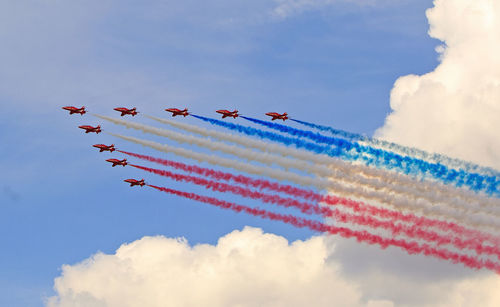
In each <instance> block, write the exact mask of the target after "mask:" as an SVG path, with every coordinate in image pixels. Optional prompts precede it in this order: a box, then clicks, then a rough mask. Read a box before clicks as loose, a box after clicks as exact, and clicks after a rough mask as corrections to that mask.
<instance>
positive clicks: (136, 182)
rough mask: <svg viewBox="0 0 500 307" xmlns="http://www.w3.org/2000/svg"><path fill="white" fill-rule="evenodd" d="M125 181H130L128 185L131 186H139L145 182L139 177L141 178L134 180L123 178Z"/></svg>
mask: <svg viewBox="0 0 500 307" xmlns="http://www.w3.org/2000/svg"><path fill="white" fill-rule="evenodd" d="M123 181H125V182H128V183H130V186H131V187H133V186H134V185H139V186H141V187H142V186H144V185H145V183H144V179H141V180H135V179H125V180H123Z"/></svg>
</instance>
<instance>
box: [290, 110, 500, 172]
mask: <svg viewBox="0 0 500 307" xmlns="http://www.w3.org/2000/svg"><path fill="white" fill-rule="evenodd" d="M290 120H291V121H294V122H296V123H299V124H302V125H305V126H307V127H311V128H314V129H317V130H320V131H326V132H329V133H331V134H332V135H335V136H340V137H343V138H347V139H348V140H351V141H358V142H359V141H360V142H366V143H367V144H368V145H370V146H372V147H380V148H381V149H386V150H390V151H393V152H395V153H399V154H403V155H407V156H412V157H415V158H419V159H422V160H427V161H430V162H433V163H441V164H444V165H446V166H448V167H452V168H462V169H464V170H465V171H467V172H477V173H481V174H483V175H487V176H495V177H500V172H498V171H497V170H495V169H493V168H491V167H484V166H481V165H477V164H474V163H471V162H468V161H465V160H461V159H456V158H452V157H448V156H446V155H442V154H438V153H430V152H427V151H424V150H421V149H418V148H415V147H409V146H403V145H399V144H397V143H393V142H389V141H385V140H381V139H376V138H371V137H367V136H364V135H361V134H357V133H352V132H348V131H344V130H341V129H335V128H332V127H328V126H323V125H317V124H314V123H309V122H306V121H301V120H297V119H290Z"/></svg>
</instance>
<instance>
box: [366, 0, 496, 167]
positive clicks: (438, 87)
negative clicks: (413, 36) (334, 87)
mask: <svg viewBox="0 0 500 307" xmlns="http://www.w3.org/2000/svg"><path fill="white" fill-rule="evenodd" d="M434 5H435V6H434V7H433V8H431V9H429V10H428V11H427V17H428V19H429V23H430V30H429V35H430V36H432V37H434V38H437V39H440V40H442V41H443V42H444V43H445V45H443V46H439V47H437V48H436V51H438V53H440V60H441V63H440V64H439V66H438V67H437V68H436V69H435V70H434V71H432V72H430V73H428V74H425V75H422V76H416V75H408V76H404V77H401V78H399V79H398V80H397V81H396V82H395V84H394V88H393V89H392V92H391V108H392V110H393V112H392V113H391V114H390V115H389V116H388V117H387V118H386V122H385V125H384V126H383V127H381V128H380V129H379V130H377V132H376V134H375V135H376V136H377V137H382V138H385V139H389V140H392V141H395V142H398V143H402V144H406V145H411V146H416V147H420V148H423V149H426V150H430V151H435V152H440V153H445V154H448V155H451V156H455V157H459V158H463V159H467V160H472V161H475V162H478V163H482V164H485V165H489V166H493V167H496V168H500V159H498V157H500V141H499V137H498V136H499V134H498V133H499V131H500V120H499V119H500V57H499V56H498V55H499V54H500V40H499V39H498V38H499V37H500V2H498V1H491V0H456V1H444V0H436V1H435V2H434Z"/></svg>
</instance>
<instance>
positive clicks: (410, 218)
mask: <svg viewBox="0 0 500 307" xmlns="http://www.w3.org/2000/svg"><path fill="white" fill-rule="evenodd" d="M118 152H121V153H123V154H126V155H129V156H132V157H135V158H138V159H141V160H145V161H149V162H153V163H157V164H160V165H164V166H168V167H172V168H175V169H179V170H182V171H185V172H187V173H195V174H198V175H202V176H205V177H210V178H214V179H216V180H225V181H230V182H235V183H238V184H241V185H244V186H248V187H253V188H257V189H260V190H269V191H275V192H279V193H285V194H288V195H293V196H294V197H299V198H303V199H306V200H311V201H315V202H323V203H326V204H328V205H333V206H335V205H341V206H345V207H347V208H350V209H352V210H353V211H355V212H359V213H368V214H370V215H376V216H380V217H382V218H389V219H393V220H400V221H403V222H407V223H412V224H415V225H418V226H420V227H426V228H427V227H429V228H435V229H439V230H442V231H445V232H452V233H456V234H458V235H461V236H467V237H470V238H474V239H476V240H479V241H489V242H491V243H493V244H495V245H500V238H498V237H495V236H492V235H490V234H488V233H483V232H480V231H478V230H473V229H467V228H465V227H463V226H460V225H457V224H455V223H452V222H447V221H441V220H434V219H429V218H427V217H418V216H415V215H413V214H403V213H401V212H398V211H393V210H389V209H385V208H379V207H376V206H372V205H369V204H365V203H361V202H357V201H353V200H350V199H346V198H339V197H336V196H333V195H327V196H323V195H321V194H319V193H316V192H314V191H312V190H305V189H301V188H297V187H293V186H290V185H285V184H281V183H277V182H270V181H268V180H264V179H254V178H251V177H247V176H244V175H234V174H232V173H227V172H222V171H216V170H213V169H208V168H203V167H199V166H197V165H188V164H184V163H180V162H175V161H171V160H166V159H161V158H156V157H152V156H147V155H142V154H137V153H131V152H127V151H122V150H118Z"/></svg>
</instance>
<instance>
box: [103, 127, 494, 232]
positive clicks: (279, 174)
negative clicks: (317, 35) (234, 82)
mask: <svg viewBox="0 0 500 307" xmlns="http://www.w3.org/2000/svg"><path fill="white" fill-rule="evenodd" d="M110 134H111V135H113V136H115V137H118V138H121V139H124V140H126V141H130V142H133V143H136V144H140V145H143V146H147V147H151V148H153V149H156V150H158V151H162V152H166V153H173V154H176V155H180V156H183V157H186V158H189V159H194V160H197V161H199V162H201V161H205V162H208V163H210V164H213V165H219V166H223V167H228V168H233V169H236V170H239V171H242V172H246V173H250V174H254V175H261V176H266V177H270V178H274V179H277V180H284V181H290V182H294V183H296V184H299V185H302V186H312V187H316V188H318V189H321V190H323V189H328V190H329V191H332V192H334V193H335V194H337V195H339V196H342V197H348V196H355V197H357V198H364V199H368V200H375V201H378V202H381V203H384V204H387V205H389V206H391V207H393V208H396V209H399V210H403V209H404V210H408V211H412V212H419V213H423V214H425V215H427V216H438V217H445V218H448V219H452V220H454V221H456V222H459V223H463V224H467V225H470V226H474V227H478V228H481V229H488V230H494V231H495V232H498V231H500V221H498V220H496V219H494V218H492V217H491V216H484V215H478V214H469V213H467V212H459V211H457V210H455V209H453V208H449V207H440V206H435V205H433V204H430V203H429V202H425V201H422V200H419V201H414V202H411V201H408V200H407V199H406V198H404V197H400V196H397V197H394V196H390V195H388V194H386V193H380V192H377V191H367V190H366V189H363V188H360V187H356V186H344V185H340V184H338V183H336V182H335V181H329V180H326V179H321V178H311V177H306V176H301V175H298V174H295V173H292V172H288V171H282V170H276V169H272V168H268V167H262V166H255V165H252V164H248V163H244V162H239V161H235V160H232V159H227V158H222V157H218V156H214V155H207V154H202V153H197V152H193V151H190V150H187V149H183V148H178V147H174V146H169V145H166V144H160V143H156V142H152V141H147V140H141V139H138V138H134V137H129V136H123V135H119V134H114V133H110Z"/></svg>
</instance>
